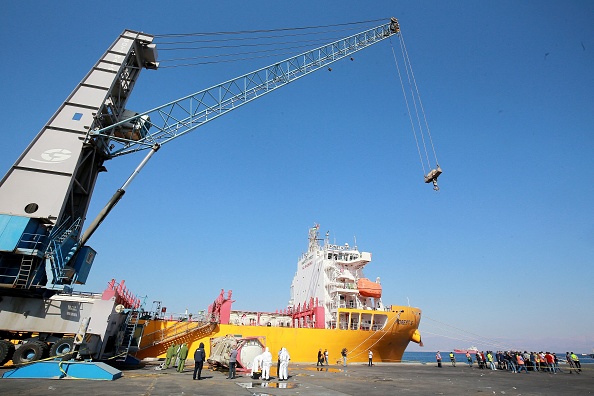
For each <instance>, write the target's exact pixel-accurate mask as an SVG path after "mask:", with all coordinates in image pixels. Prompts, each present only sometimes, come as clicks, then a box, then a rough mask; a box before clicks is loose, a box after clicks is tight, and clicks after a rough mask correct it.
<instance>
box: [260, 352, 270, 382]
mask: <svg viewBox="0 0 594 396" xmlns="http://www.w3.org/2000/svg"><path fill="white" fill-rule="evenodd" d="M270 366H272V354H271V353H270V349H268V347H266V350H265V351H264V353H263V354H262V379H263V380H266V381H268V380H269V379H270Z"/></svg>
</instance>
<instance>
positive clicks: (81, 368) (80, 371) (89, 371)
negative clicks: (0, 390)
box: [2, 360, 122, 381]
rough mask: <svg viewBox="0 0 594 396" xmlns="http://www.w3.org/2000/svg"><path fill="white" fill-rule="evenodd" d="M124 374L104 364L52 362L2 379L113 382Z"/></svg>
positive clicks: (25, 367) (40, 364)
mask: <svg viewBox="0 0 594 396" xmlns="http://www.w3.org/2000/svg"><path fill="white" fill-rule="evenodd" d="M121 376H122V372H121V371H120V370H118V369H115V368H113V367H111V366H109V365H107V364H105V363H102V362H75V361H67V362H65V361H58V360H51V361H45V362H36V363H32V364H29V365H27V366H23V367H19V368H16V369H14V370H11V371H7V372H5V373H4V374H3V375H2V378H47V379H89V380H105V381H113V380H116V379H118V378H120V377H121Z"/></svg>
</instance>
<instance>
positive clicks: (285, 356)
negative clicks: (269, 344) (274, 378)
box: [278, 348, 291, 381]
mask: <svg viewBox="0 0 594 396" xmlns="http://www.w3.org/2000/svg"><path fill="white" fill-rule="evenodd" d="M279 358H280V372H279V373H278V380H279V381H286V380H287V379H288V378H289V360H291V356H290V355H289V352H288V351H287V348H283V349H281V353H280V356H279Z"/></svg>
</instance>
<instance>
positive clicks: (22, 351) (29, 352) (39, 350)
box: [12, 341, 47, 364]
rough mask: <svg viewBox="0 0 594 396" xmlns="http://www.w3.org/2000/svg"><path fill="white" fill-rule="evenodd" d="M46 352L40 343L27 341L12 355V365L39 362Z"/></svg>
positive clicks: (45, 347) (45, 348)
mask: <svg viewBox="0 0 594 396" xmlns="http://www.w3.org/2000/svg"><path fill="white" fill-rule="evenodd" d="M46 350H47V346H45V345H44V344H43V343H42V342H41V341H29V342H25V343H24V344H23V345H21V346H20V347H19V348H18V349H17V350H16V351H14V354H13V355H12V362H13V363H14V364H23V363H30V362H34V361H36V360H39V359H41V358H42V357H43V354H44V353H45V351H46Z"/></svg>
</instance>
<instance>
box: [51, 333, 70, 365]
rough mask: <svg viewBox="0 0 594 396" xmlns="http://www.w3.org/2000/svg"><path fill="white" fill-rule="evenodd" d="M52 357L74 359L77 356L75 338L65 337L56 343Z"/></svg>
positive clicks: (52, 350)
mask: <svg viewBox="0 0 594 396" xmlns="http://www.w3.org/2000/svg"><path fill="white" fill-rule="evenodd" d="M50 356H56V357H57V358H60V359H62V360H70V359H73V358H74V357H75V356H76V352H74V338H72V337H65V338H60V339H59V340H58V341H56V342H54V345H52V347H51V349H50Z"/></svg>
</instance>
